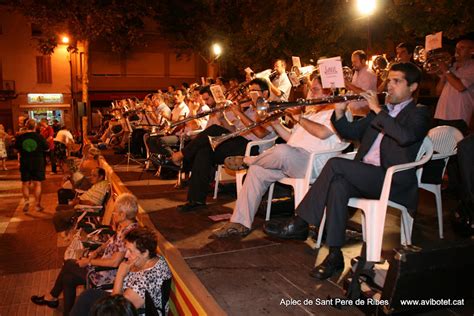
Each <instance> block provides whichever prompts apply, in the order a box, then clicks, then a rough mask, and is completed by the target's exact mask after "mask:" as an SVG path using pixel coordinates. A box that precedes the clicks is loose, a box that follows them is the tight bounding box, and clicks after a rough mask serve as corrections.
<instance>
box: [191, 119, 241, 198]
mask: <svg viewBox="0 0 474 316" xmlns="http://www.w3.org/2000/svg"><path fill="white" fill-rule="evenodd" d="M227 133H229V131H228V130H227V129H225V128H223V127H221V126H219V125H212V126H210V127H208V128H206V129H205V130H204V131H202V132H201V133H200V134H199V135H197V137H196V138H195V139H194V140H192V141H191V142H190V143H189V144H188V145H186V146H185V147H184V148H183V150H182V153H183V155H184V164H185V166H188V168H190V170H191V178H190V180H189V189H188V201H190V202H191V201H192V202H201V203H204V202H206V196H207V191H208V188H209V183H210V182H211V180H212V171H213V170H214V166H215V165H216V164H222V163H224V159H225V158H227V157H229V156H242V155H244V154H245V148H246V146H247V143H248V140H247V139H245V138H244V137H241V136H238V137H235V138H232V139H229V140H227V141H225V142H224V143H222V144H221V145H219V146H218V147H217V148H216V150H215V151H213V150H212V148H211V145H210V144H209V138H208V136H220V135H222V134H227Z"/></svg>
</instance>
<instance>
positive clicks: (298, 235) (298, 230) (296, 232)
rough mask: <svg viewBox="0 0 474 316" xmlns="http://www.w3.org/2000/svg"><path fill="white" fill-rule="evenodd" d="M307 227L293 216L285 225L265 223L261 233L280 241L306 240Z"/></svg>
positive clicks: (300, 219)
mask: <svg viewBox="0 0 474 316" xmlns="http://www.w3.org/2000/svg"><path fill="white" fill-rule="evenodd" d="M308 226H309V225H308V223H306V222H305V221H304V220H303V219H302V218H301V217H299V216H293V217H292V218H291V219H290V220H289V221H287V222H286V223H275V222H269V223H265V224H264V225H263V231H264V232H265V233H266V234H267V235H270V236H272V237H277V238H281V239H296V240H306V238H308V231H309V230H308Z"/></svg>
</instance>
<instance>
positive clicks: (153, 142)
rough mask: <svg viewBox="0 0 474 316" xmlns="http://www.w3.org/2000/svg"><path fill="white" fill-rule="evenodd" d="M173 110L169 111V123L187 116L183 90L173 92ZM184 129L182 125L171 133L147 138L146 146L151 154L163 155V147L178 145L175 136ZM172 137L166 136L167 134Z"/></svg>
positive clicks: (187, 110)
mask: <svg viewBox="0 0 474 316" xmlns="http://www.w3.org/2000/svg"><path fill="white" fill-rule="evenodd" d="M173 99H174V104H175V105H174V108H173V110H172V111H171V123H175V122H178V121H181V120H183V119H185V118H186V117H187V116H188V115H189V107H188V106H187V104H186V103H185V102H184V100H185V99H186V95H185V94H184V92H183V90H181V89H177V90H175V91H174V95H173ZM182 128H184V125H180V126H177V128H176V129H175V130H173V131H166V130H165V131H162V132H163V133H160V134H157V135H153V136H151V137H150V138H149V142H148V146H149V148H150V152H151V153H163V147H168V146H175V145H177V144H178V143H179V136H177V135H176V133H177V132H178V131H180V130H181V129H182ZM170 132H171V133H173V135H167V134H168V133H170Z"/></svg>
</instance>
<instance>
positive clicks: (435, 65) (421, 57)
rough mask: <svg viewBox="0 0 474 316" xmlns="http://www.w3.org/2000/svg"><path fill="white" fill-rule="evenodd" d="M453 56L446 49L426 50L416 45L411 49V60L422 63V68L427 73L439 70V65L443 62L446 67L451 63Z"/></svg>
mask: <svg viewBox="0 0 474 316" xmlns="http://www.w3.org/2000/svg"><path fill="white" fill-rule="evenodd" d="M452 59H453V57H452V56H451V55H450V54H449V53H448V52H446V51H443V50H441V49H434V50H430V51H426V49H425V48H424V47H423V46H421V45H418V46H416V47H415V50H414V51H413V60H414V61H415V62H417V63H418V64H420V65H423V70H424V71H426V73H428V74H435V73H437V72H439V65H440V64H441V63H445V64H446V65H448V67H449V66H450V65H451V62H452Z"/></svg>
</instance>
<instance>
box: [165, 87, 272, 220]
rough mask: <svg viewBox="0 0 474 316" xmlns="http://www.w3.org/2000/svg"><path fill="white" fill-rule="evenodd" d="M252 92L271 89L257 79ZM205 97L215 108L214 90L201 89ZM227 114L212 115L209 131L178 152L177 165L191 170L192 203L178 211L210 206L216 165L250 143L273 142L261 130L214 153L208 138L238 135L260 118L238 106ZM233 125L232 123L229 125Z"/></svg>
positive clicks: (228, 110)
mask: <svg viewBox="0 0 474 316" xmlns="http://www.w3.org/2000/svg"><path fill="white" fill-rule="evenodd" d="M250 90H251V91H261V90H263V91H265V92H266V93H267V94H268V86H267V84H266V82H265V80H262V79H254V80H253V81H251V83H250ZM200 93H201V97H202V99H203V101H204V102H206V104H207V105H209V106H210V107H211V108H213V107H215V106H216V104H215V101H214V98H213V97H212V94H211V91H210V88H209V87H208V86H205V87H203V88H201V91H200ZM223 112H224V111H217V112H215V113H213V114H211V115H210V118H209V122H208V124H207V125H208V127H207V128H206V129H205V130H204V131H203V132H201V133H200V134H199V135H198V136H197V137H196V138H195V139H193V140H192V141H191V142H190V143H189V144H188V145H186V146H185V147H184V148H183V150H181V151H179V152H175V153H173V155H172V160H173V162H174V163H175V164H176V165H180V164H181V162H183V163H184V168H185V169H191V171H192V172H191V178H190V181H189V189H188V197H187V200H188V202H187V203H186V204H183V205H180V206H178V209H179V210H181V211H183V212H186V211H191V210H194V209H197V208H200V207H203V206H205V205H206V196H207V191H208V188H209V183H210V182H211V171H212V169H213V167H214V166H215V165H216V164H222V163H223V162H224V159H225V158H226V157H228V156H236V155H243V154H244V153H245V149H246V146H247V143H248V142H249V141H250V140H256V139H263V138H270V137H272V136H273V133H270V132H269V131H268V130H267V129H266V128H265V127H262V126H258V127H256V128H254V129H252V131H251V132H247V133H244V134H243V135H241V136H237V137H235V138H231V139H229V140H227V141H225V142H223V143H222V144H220V145H219V146H217V148H216V149H215V151H214V150H212V148H211V146H210V144H209V139H208V136H220V135H222V134H227V133H229V131H235V130H236V129H239V127H244V126H248V125H250V124H252V123H253V122H254V119H255V118H256V112H255V111H254V110H253V108H249V109H248V110H247V111H245V113H244V112H243V111H242V109H241V108H240V106H239V105H236V104H234V105H233V106H231V107H228V108H227V109H226V110H225V113H223ZM229 121H230V122H229Z"/></svg>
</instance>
